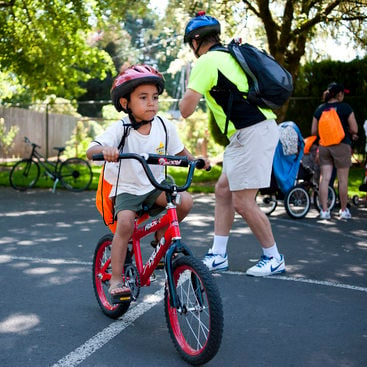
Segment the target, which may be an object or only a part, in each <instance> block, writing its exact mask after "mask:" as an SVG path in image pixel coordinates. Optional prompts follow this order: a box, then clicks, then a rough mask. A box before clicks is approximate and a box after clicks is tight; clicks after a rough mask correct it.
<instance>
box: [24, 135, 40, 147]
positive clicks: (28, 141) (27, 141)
mask: <svg viewBox="0 0 367 367" xmlns="http://www.w3.org/2000/svg"><path fill="white" fill-rule="evenodd" d="M24 142H25V143H27V144H30V145H32V146H34V147H36V148H41V147H40V146H39V145H37V144H36V143H32V142H31V141H30V140H29V139H28V138H27V137H26V136H25V137H24Z"/></svg>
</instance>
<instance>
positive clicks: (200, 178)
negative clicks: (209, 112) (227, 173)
mask: <svg viewBox="0 0 367 367" xmlns="http://www.w3.org/2000/svg"><path fill="white" fill-rule="evenodd" d="M13 164H14V163H1V164H0V186H10V184H9V173H10V170H11V168H12V166H13ZM92 169H93V181H92V184H91V186H90V190H96V189H97V185H98V177H99V173H100V171H101V167H100V166H94V165H93V166H92ZM168 173H169V174H170V175H172V176H173V177H174V179H175V181H176V183H177V185H183V184H184V183H185V181H186V174H187V168H172V167H170V168H169V169H168ZM220 173H221V167H219V166H214V167H212V169H211V171H209V172H207V171H203V170H196V171H195V175H194V178H193V182H192V185H191V186H190V189H189V191H190V192H196V193H213V192H214V185H215V183H216V181H217V179H218V177H219V176H220ZM363 177H364V168H363V167H352V168H351V170H350V173H349V184H348V194H349V196H350V197H353V196H354V195H358V196H362V195H364V193H361V192H360V191H359V185H360V184H361V183H362V179H363ZM52 185H53V181H52V180H51V179H50V178H47V177H45V176H44V175H43V174H42V171H41V175H40V179H39V181H38V182H37V185H36V187H38V188H52ZM60 188H61V185H59V186H58V187H57V189H60Z"/></svg>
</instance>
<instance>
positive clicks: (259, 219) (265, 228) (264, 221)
mask: <svg viewBox="0 0 367 367" xmlns="http://www.w3.org/2000/svg"><path fill="white" fill-rule="evenodd" d="M256 192H257V189H245V190H240V191H234V192H233V193H232V197H233V205H234V208H235V210H236V212H237V213H238V214H240V215H241V217H242V218H243V219H244V220H245V221H246V223H247V224H248V226H249V227H250V229H251V231H252V233H253V234H254V236H255V237H256V239H257V240H258V241H259V243H260V245H261V247H262V250H263V256H262V258H261V260H260V261H259V262H258V263H257V264H256V265H255V266H253V267H251V268H250V269H248V270H247V272H246V274H247V275H251V276H268V275H272V274H276V273H282V272H284V271H285V263H284V256H283V255H281V254H279V251H278V248H277V245H276V243H275V240H274V236H273V231H272V229H271V225H270V221H269V219H268V217H267V216H266V215H265V214H264V213H263V212H262V211H261V209H260V208H259V207H258V206H257V204H256V201H255V196H256Z"/></svg>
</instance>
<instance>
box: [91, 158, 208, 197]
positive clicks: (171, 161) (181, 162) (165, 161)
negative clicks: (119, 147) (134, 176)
mask: <svg viewBox="0 0 367 367" xmlns="http://www.w3.org/2000/svg"><path fill="white" fill-rule="evenodd" d="M92 159H93V160H94V161H104V160H105V159H104V156H103V154H102V153H99V154H93V156H92ZM118 159H119V160H120V159H136V160H137V161H139V162H140V163H141V165H142V166H143V168H144V171H145V173H146V175H147V177H148V179H149V181H150V182H151V184H152V185H153V186H154V187H155V188H157V189H158V190H162V191H167V192H173V191H174V190H176V191H178V192H181V191H186V190H187V189H188V188H189V187H190V185H191V182H192V178H193V175H194V171H195V168H198V169H201V168H204V167H205V161H204V160H203V159H197V160H194V161H190V160H189V159H188V158H187V157H186V156H172V155H160V154H147V153H142V154H137V153H120V155H119V158H118ZM149 164H154V165H161V166H175V167H189V172H188V174H187V177H186V182H185V184H184V185H183V186H176V185H175V184H174V185H172V184H171V185H170V184H168V183H159V182H158V181H157V180H156V179H155V177H154V176H153V173H152V171H151V169H150V167H149Z"/></svg>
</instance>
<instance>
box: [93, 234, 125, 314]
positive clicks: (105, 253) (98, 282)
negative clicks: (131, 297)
mask: <svg viewBox="0 0 367 367" xmlns="http://www.w3.org/2000/svg"><path fill="white" fill-rule="evenodd" d="M112 238H113V235H112V234H107V235H105V236H103V237H102V238H101V239H100V240H99V241H98V244H97V247H96V249H95V252H94V257H93V288H94V293H95V295H96V298H97V301H98V304H99V306H100V307H101V309H102V311H103V313H104V314H105V315H107V316H108V317H111V318H112V319H117V318H118V317H120V316H122V315H123V314H124V313H126V311H127V310H128V309H129V306H130V302H124V303H117V304H114V303H113V302H112V297H111V295H110V294H109V292H108V288H109V286H110V278H111V273H112V268H111V244H112ZM126 262H128V261H126Z"/></svg>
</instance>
